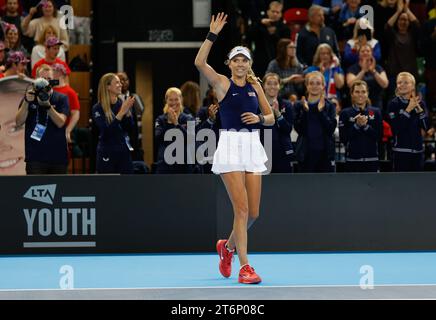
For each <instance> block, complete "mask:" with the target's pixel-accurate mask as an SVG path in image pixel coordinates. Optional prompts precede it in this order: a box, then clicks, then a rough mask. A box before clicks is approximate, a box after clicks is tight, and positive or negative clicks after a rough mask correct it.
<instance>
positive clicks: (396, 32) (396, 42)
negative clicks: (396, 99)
mask: <svg viewBox="0 0 436 320" xmlns="http://www.w3.org/2000/svg"><path fill="white" fill-rule="evenodd" d="M419 32H420V24H419V21H418V19H416V17H415V15H414V14H413V13H412V11H410V9H409V2H406V4H405V5H403V2H402V1H399V2H398V6H397V11H396V12H395V14H393V15H392V17H391V18H390V19H389V20H388V22H387V23H386V26H385V33H386V36H385V39H386V46H387V52H388V55H387V60H386V72H387V74H388V75H389V81H390V82H391V86H390V90H389V93H390V95H391V96H393V95H394V91H395V79H396V77H397V75H398V74H399V73H400V72H409V73H411V74H412V75H413V76H414V77H417V76H418V64H417V57H418V40H419V37H420V36H419Z"/></svg>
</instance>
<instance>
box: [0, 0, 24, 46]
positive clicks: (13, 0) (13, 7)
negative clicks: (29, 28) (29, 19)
mask: <svg viewBox="0 0 436 320" xmlns="http://www.w3.org/2000/svg"><path fill="white" fill-rule="evenodd" d="M19 7H20V5H19V2H18V0H7V1H6V7H5V14H4V15H3V16H2V17H1V21H3V22H6V23H9V24H13V25H14V26H15V27H16V28H17V30H18V32H19V33H20V37H21V36H22V30H21V22H22V19H23V18H22V17H21V15H20V12H19V10H18V9H19ZM0 38H2V36H1V34H0Z"/></svg>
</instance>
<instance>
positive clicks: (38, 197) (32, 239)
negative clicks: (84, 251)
mask: <svg viewBox="0 0 436 320" xmlns="http://www.w3.org/2000/svg"><path fill="white" fill-rule="evenodd" d="M56 190H57V185H55V184H52V185H40V186H32V187H30V188H29V189H28V190H27V191H26V192H25V193H24V196H23V197H24V199H27V200H31V201H32V202H29V204H30V203H33V205H32V206H31V207H30V208H29V207H28V208H23V209H22V213H23V216H24V221H25V223H26V230H27V234H26V236H27V241H26V242H24V243H23V247H24V248H94V247H96V245H97V244H96V242H95V236H96V225H97V214H96V208H95V204H96V197H95V196H83V197H82V196H80V197H77V196H74V197H70V196H62V197H59V198H56ZM47 205H49V206H47ZM91 240H92V241H91Z"/></svg>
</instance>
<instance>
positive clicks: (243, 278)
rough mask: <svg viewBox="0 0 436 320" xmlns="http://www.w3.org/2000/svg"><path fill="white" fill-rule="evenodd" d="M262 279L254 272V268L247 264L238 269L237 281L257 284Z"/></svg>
mask: <svg viewBox="0 0 436 320" xmlns="http://www.w3.org/2000/svg"><path fill="white" fill-rule="evenodd" d="M261 282H262V279H261V278H260V277H259V276H258V275H257V274H256V272H254V269H253V268H252V267H250V266H249V265H248V264H246V265H245V266H242V268H241V270H240V271H239V283H243V284H258V283H261Z"/></svg>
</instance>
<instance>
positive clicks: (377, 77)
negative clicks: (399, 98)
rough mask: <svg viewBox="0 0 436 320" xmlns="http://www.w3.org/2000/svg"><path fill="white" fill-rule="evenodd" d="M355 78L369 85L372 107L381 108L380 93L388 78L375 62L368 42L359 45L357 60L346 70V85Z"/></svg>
mask: <svg viewBox="0 0 436 320" xmlns="http://www.w3.org/2000/svg"><path fill="white" fill-rule="evenodd" d="M356 80H363V81H365V82H366V83H367V84H368V87H369V99H370V100H371V104H372V106H374V107H377V108H379V109H380V110H382V109H383V99H382V93H383V89H386V88H387V87H388V85H389V80H388V77H387V75H386V72H385V71H384V69H383V68H382V67H381V66H380V65H378V64H377V63H376V60H375V58H374V56H373V55H372V48H371V46H370V45H369V44H365V45H363V46H361V47H360V50H359V62H358V63H356V64H354V65H352V66H351V67H350V68H349V69H348V71H347V85H348V87H349V88H351V85H352V84H353V82H354V81H356Z"/></svg>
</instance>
